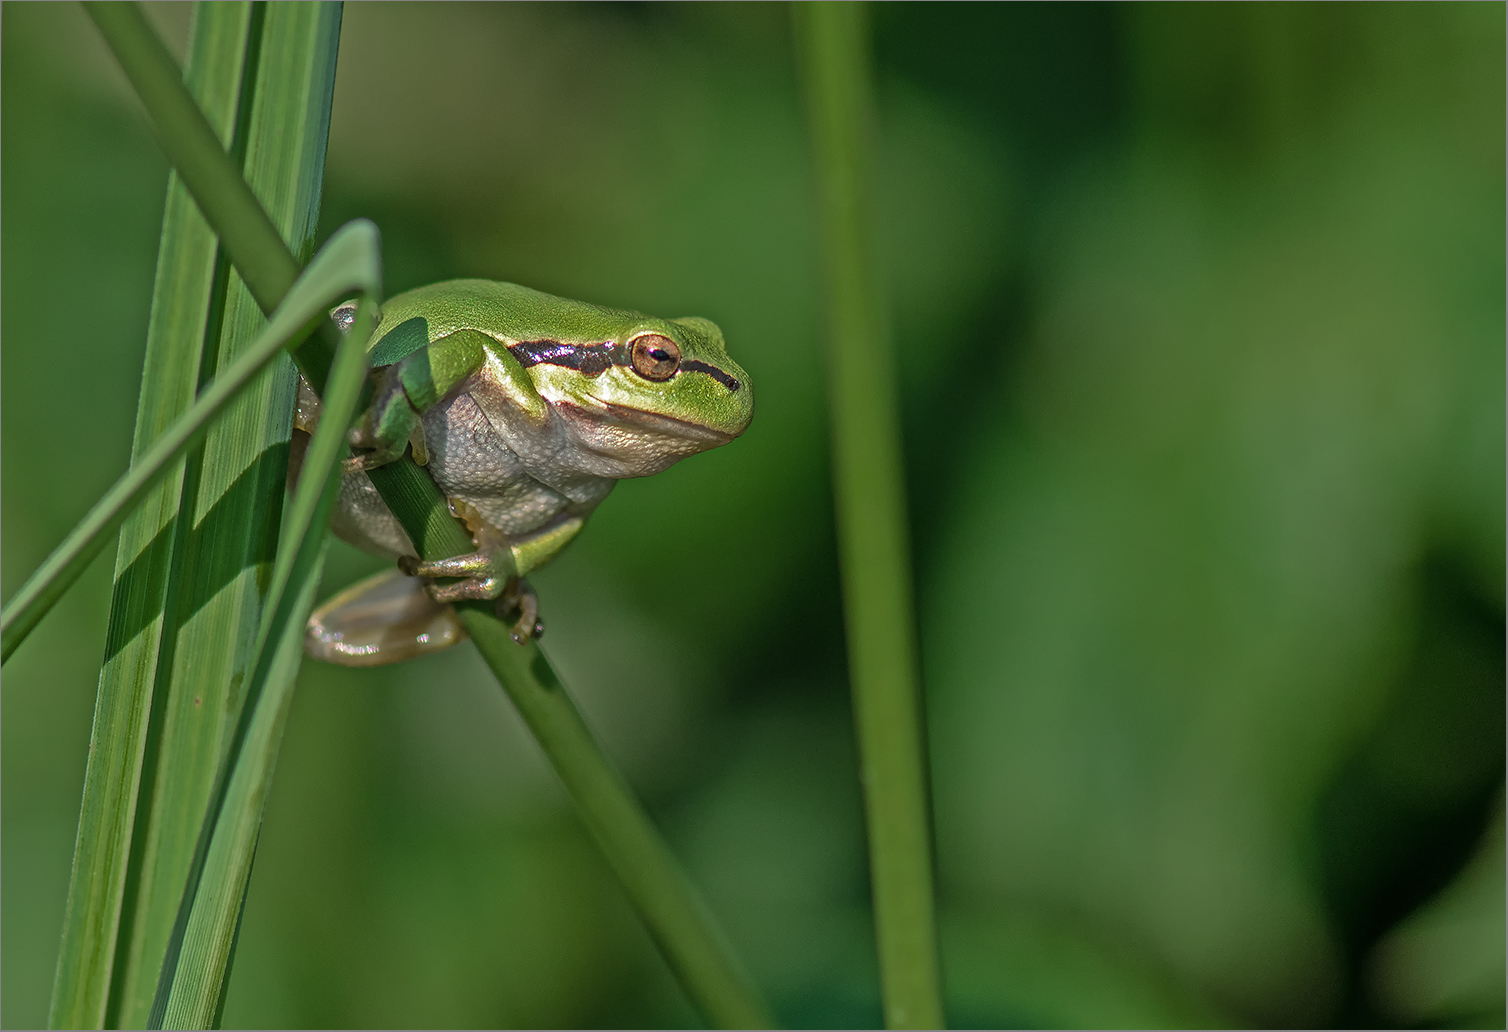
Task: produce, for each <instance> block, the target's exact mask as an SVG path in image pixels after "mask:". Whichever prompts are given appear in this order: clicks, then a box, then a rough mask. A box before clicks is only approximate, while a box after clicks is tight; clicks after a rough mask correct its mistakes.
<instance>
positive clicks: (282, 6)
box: [117, 3, 341, 1027]
mask: <svg viewBox="0 0 1508 1032" xmlns="http://www.w3.org/2000/svg"><path fill="white" fill-rule="evenodd" d="M208 6H211V7H212V6H213V5H208ZM254 9H255V10H256V11H257V12H258V13H259V15H260V18H259V20H260V22H261V32H260V43H259V45H258V46H257V47H256V48H255V49H254V50H252V51H249V52H248V60H249V61H251V60H254V62H255V63H254V65H253V66H252V67H249V68H248V69H247V73H246V78H247V82H248V87H247V89H243V108H244V109H246V110H247V113H246V128H245V133H244V157H243V167H244V169H245V173H244V179H245V182H246V183H247V185H249V186H250V188H251V189H252V191H253V193H254V194H255V196H256V197H257V199H258V200H259V201H260V203H261V207H262V209H263V210H265V211H266V213H267V215H268V217H270V218H271V220H272V223H273V226H274V228H275V229H276V230H277V232H278V234H279V238H280V240H281V241H282V242H283V244H284V246H285V248H286V249H287V250H289V251H291V252H292V253H293V254H294V256H295V257H296V258H298V259H300V261H305V260H307V259H308V256H309V253H310V251H311V249H312V246H313V238H314V224H315V220H316V219H317V217H318V212H319V201H320V185H321V180H322V179H323V174H324V164H325V161H324V159H325V146H326V139H327V136H328V127H329V112H330V102H331V98H332V96H333V91H334V82H335V65H336V57H337V48H338V44H339V32H340V21H341V7H340V5H339V4H338V3H269V4H257V5H255V8H254ZM247 90H249V95H248V92H247ZM227 249H228V247H227ZM295 267H297V266H295ZM326 321H328V320H326ZM266 325H267V321H266V319H265V318H264V317H263V314H262V312H261V310H260V308H259V306H258V304H257V302H256V300H255V299H254V298H253V297H252V295H251V293H250V291H249V290H248V287H247V285H246V283H245V282H244V280H243V278H242V277H241V275H240V274H239V272H238V271H236V270H234V269H232V270H230V271H229V274H228V281H227V284H226V292H225V298H224V316H223V328H222V332H221V334H220V338H219V340H217V341H216V342H215V345H216V347H215V351H214V352H213V354H214V357H215V360H216V363H217V368H220V369H223V368H226V367H228V366H229V365H231V364H232V363H234V362H235V361H236V360H237V358H238V357H239V356H240V355H242V354H244V353H245V352H246V350H247V349H248V348H249V347H251V346H252V343H253V341H254V340H255V339H257V337H258V335H259V334H260V333H261V331H262V330H263V328H264V327H265V326H266ZM295 375H296V374H295V371H294V367H293V363H292V362H290V361H289V360H288V359H287V358H284V357H279V358H278V359H276V360H275V361H274V363H273V365H272V368H271V369H269V370H268V372H267V373H266V374H264V376H263V378H262V380H261V382H260V383H259V384H257V385H256V386H255V387H253V388H252V389H251V390H249V391H247V392H246V393H245V394H244V395H242V396H241V397H240V398H238V399H237V401H236V402H235V403H234V404H233V405H231V407H230V408H229V410H228V411H227V412H226V413H225V415H224V416H223V417H222V418H221V419H220V420H219V421H218V422H217V423H216V425H215V426H214V428H213V429H212V430H211V431H210V433H209V436H208V437H207V438H206V440H205V443H204V460H203V472H202V475H201V478H200V485H199V490H198V492H197V496H196V497H195V499H194V504H193V508H192V511H193V513H194V523H195V526H194V531H193V532H192V534H191V535H190V547H189V548H188V549H186V551H185V555H184V566H185V573H184V578H183V583H184V585H185V587H186V588H187V589H189V590H186V591H185V592H184V593H183V595H184V597H183V599H182V601H180V611H179V613H178V620H177V623H178V624H179V627H178V636H177V641H176V649H175V654H174V656H173V662H172V666H171V668H170V671H171V677H170V679H169V682H168V693H167V698H166V700H165V703H164V707H163V719H162V722H161V737H160V747H161V755H160V757H159V758H158V763H159V765H160V768H161V770H162V774H161V775H160V776H159V777H158V778H157V779H156V782H155V784H154V786H153V789H154V791H153V795H152V797H151V799H150V801H148V800H146V799H143V805H146V804H147V803H148V802H150V808H149V810H148V815H149V817H150V820H149V821H147V822H142V821H138V822H137V826H138V835H139V837H140V839H141V847H140V849H141V852H142V855H143V863H142V876H141V882H140V886H139V890H138V891H139V897H140V903H139V907H140V910H141V914H142V917H141V919H139V920H138V921H137V922H136V925H135V928H134V929H133V932H134V935H133V940H132V943H131V949H130V953H129V955H128V958H127V960H128V963H127V964H126V966H125V969H124V971H123V972H120V973H118V976H117V977H119V978H121V980H122V985H123V992H122V1005H121V1007H120V1008H119V1010H118V1021H119V1023H120V1024H122V1025H124V1026H130V1027H139V1026H140V1025H141V1024H143V1023H144V1022H146V1021H147V1020H148V1015H149V1014H150V1012H151V1008H152V1006H153V1001H154V999H155V997H156V992H157V987H158V981H159V977H158V976H159V972H160V971H161V969H162V966H163V962H164V956H165V951H166V950H167V947H168V942H169V937H170V935H171V933H172V929H173V927H174V922H175V921H176V919H177V915H178V913H179V910H180V901H181V900H182V897H183V894H184V884H185V878H186V877H187V876H188V872H189V861H190V858H192V857H193V855H194V851H195V848H196V843H197V842H198V840H199V837H200V833H201V826H202V824H203V822H204V819H205V812H206V807H207V806H208V804H209V800H210V796H211V791H212V789H213V786H214V785H215V779H216V776H217V770H218V769H219V767H220V764H221V760H222V757H223V756H224V754H225V748H226V741H227V739H228V738H229V737H230V736H231V735H232V733H233V732H234V730H235V728H236V726H237V721H238V719H239V715H240V712H241V709H242V706H243V698H244V696H245V694H246V692H247V690H248V685H249V684H250V683H251V675H252V672H253V667H254V665H255V662H256V658H257V635H258V632H259V629H260V628H261V625H262V623H263V620H264V616H265V609H266V607H267V606H268V605H270V604H271V596H270V594H269V591H270V588H269V584H270V582H271V577H270V576H269V575H270V573H271V571H272V566H273V562H274V557H275V555H276V551H277V548H278V534H279V525H280V522H281V517H282V512H283V501H284V495H285V493H286V483H287V468H288V447H289V433H290V427H291V425H292V420H293V406H294V393H295Z"/></svg>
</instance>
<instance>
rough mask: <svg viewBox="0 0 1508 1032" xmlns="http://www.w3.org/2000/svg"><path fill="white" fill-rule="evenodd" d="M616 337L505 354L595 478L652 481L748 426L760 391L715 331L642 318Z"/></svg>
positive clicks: (532, 344)
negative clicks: (520, 368) (567, 433)
mask: <svg viewBox="0 0 1508 1032" xmlns="http://www.w3.org/2000/svg"><path fill="white" fill-rule="evenodd" d="M614 330H615V331H616V332H612V333H610V334H602V339H599V340H597V341H593V342H592V343H583V344H567V343H563V342H560V341H523V342H520V343H518V344H513V345H510V346H509V348H508V350H509V351H510V352H512V354H513V356H514V357H515V358H517V359H518V360H519V361H520V362H521V363H522V364H523V365H524V366H525V368H526V369H527V370H528V373H529V376H530V378H531V379H532V380H533V381H534V385H535V388H536V389H537V390H538V391H539V393H540V395H541V396H542V397H544V398H545V399H546V400H547V401H548V402H550V404H551V407H552V408H554V410H555V411H556V412H557V413H558V414H559V415H560V416H561V417H563V418H564V420H565V421H566V424H567V425H568V427H569V429H570V432H571V435H572V436H573V437H574V438H575V443H576V444H577V445H578V446H579V447H580V448H581V449H582V450H583V451H584V452H585V453H587V454H588V455H589V456H590V458H591V461H590V462H589V465H590V466H592V467H593V468H592V469H591V470H590V472H593V473H597V474H599V475H603V476H613V477H642V476H649V475H650V474H652V473H658V472H660V471H661V470H663V469H665V468H666V467H668V466H670V465H671V464H673V463H674V462H676V461H677V460H679V459H682V458H685V457H686V456H687V455H693V454H695V453H696V452H699V451H706V450H707V449H709V448H716V447H717V446H718V445H720V444H727V443H728V442H729V441H731V440H733V438H735V437H737V436H738V435H739V434H741V433H743V432H744V430H746V429H747V428H748V426H749V421H750V420H751V419H752V418H753V416H754V388H753V385H752V384H751V383H750V382H749V375H748V374H747V373H745V372H744V371H743V369H742V368H740V367H739V365H738V364H737V363H736V362H734V361H733V360H732V359H731V358H729V357H728V350H727V347H726V346H725V345H724V344H723V334H722V331H721V330H719V329H718V328H717V326H716V325H715V324H713V323H712V322H710V321H708V320H706V319H700V318H696V317H688V318H684V319H653V318H648V317H645V316H636V317H634V318H632V319H628V320H625V321H623V322H622V323H621V324H620V325H619V326H617V327H614Z"/></svg>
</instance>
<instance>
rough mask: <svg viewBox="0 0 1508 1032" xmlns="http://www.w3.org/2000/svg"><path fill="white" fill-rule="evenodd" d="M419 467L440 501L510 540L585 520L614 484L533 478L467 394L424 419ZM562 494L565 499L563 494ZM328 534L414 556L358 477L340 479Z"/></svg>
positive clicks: (373, 491) (368, 483) (377, 550)
mask: <svg viewBox="0 0 1508 1032" xmlns="http://www.w3.org/2000/svg"><path fill="white" fill-rule="evenodd" d="M423 421H424V440H425V446H426V448H427V449H428V452H429V463H428V465H427V466H426V467H425V468H426V469H427V470H428V471H429V474H430V476H432V477H434V480H435V483H436V484H437V485H439V488H440V490H441V491H442V492H444V494H445V496H446V497H447V498H452V499H459V500H460V501H463V502H465V503H466V504H468V505H470V506H471V507H472V508H474V509H475V510H476V511H477V512H478V513H480V514H481V516H482V518H483V519H484V520H486V521H487V522H488V523H489V524H490V525H492V526H493V527H495V528H496V529H498V530H500V531H502V532H503V534H505V535H506V536H507V537H509V538H510V539H513V540H517V539H520V538H526V537H529V536H530V535H532V534H535V533H537V532H539V531H541V530H545V529H548V528H549V527H551V526H552V525H554V524H556V523H557V522H559V521H560V520H562V519H569V518H575V517H584V516H586V515H587V514H588V513H590V512H591V511H592V510H593V509H594V508H596V507H597V503H598V502H600V501H601V500H602V499H603V498H605V497H607V494H608V492H609V491H611V490H612V488H613V485H614V483H615V481H613V480H610V479H608V478H606V477H591V476H581V475H577V476H573V477H572V478H571V483H570V484H569V486H566V487H564V488H563V489H560V490H557V489H556V488H554V487H551V486H550V485H548V484H546V483H544V482H543V481H541V480H539V479H537V478H536V477H535V476H533V475H532V474H531V473H530V472H529V470H528V469H527V468H526V467H525V465H524V462H523V460H522V459H520V458H519V456H518V453H517V452H515V451H514V450H513V449H512V448H510V447H508V445H507V443H506V442H505V441H504V440H503V438H502V436H501V435H500V434H498V432H497V430H496V429H495V428H494V427H493V425H492V423H491V422H489V421H488V419H487V417H486V416H485V415H484V414H483V413H482V410H481V409H480V408H479V407H478V406H477V404H476V402H475V401H473V400H472V398H471V395H470V394H469V393H466V392H464V391H463V392H462V393H460V394H457V395H456V396H455V397H453V398H451V399H450V400H449V401H447V402H445V403H443V404H440V405H437V406H435V407H434V408H432V409H430V410H429V411H428V412H427V413H425V414H424V417H423ZM566 492H569V495H568V494H567V493H566ZM330 528H331V530H333V531H334V532H335V535H336V536H337V537H339V538H341V539H342V540H344V541H348V542H350V543H351V544H353V545H355V546H356V547H357V548H360V549H362V550H363V551H366V552H371V553H374V554H376V555H382V556H387V557H388V558H397V557H398V556H400V555H415V554H416V551H415V549H414V546H413V543H412V542H411V541H410V540H409V537H408V534H407V533H406V532H405V531H404V530H403V527H402V526H401V525H400V524H399V523H398V520H397V519H396V518H395V517H394V516H393V514H392V513H391V512H390V511H389V510H388V507H387V504H386V503H385V502H383V500H382V496H381V495H379V494H378V493H377V488H376V487H375V486H373V484H372V480H371V478H370V477H369V476H367V474H365V473H351V474H347V475H346V476H344V477H342V478H341V482H340V494H339V497H338V499H337V501H336V510H335V512H334V514H333V515H332V517H331V521H330Z"/></svg>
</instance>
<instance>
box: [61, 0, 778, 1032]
mask: <svg viewBox="0 0 1508 1032" xmlns="http://www.w3.org/2000/svg"><path fill="white" fill-rule="evenodd" d="M86 6H87V7H88V9H89V13H90V16H91V17H92V18H93V19H94V20H95V23H96V24H97V25H99V27H100V30H101V33H102V34H103V35H104V36H105V40H106V42H107V43H108V44H109V45H110V48H111V50H112V51H113V52H114V54H115V56H116V59H117V60H118V61H119V62H120V64H121V66H122V67H123V68H124V69H125V71H126V75H127V78H128V79H130V80H131V82H132V84H133V85H135V86H136V88H137V90H138V92H139V95H140V97H141V99H142V102H143V104H144V105H145V107H146V109H147V113H148V115H149V116H150V117H151V119H152V121H153V123H154V124H155V126H156V129H157V134H158V136H159V138H160V139H161V140H162V141H163V148H164V150H165V151H166V152H167V154H168V158H169V160H170V161H171V162H172V163H173V164H174V166H175V167H176V168H177V170H178V173H179V176H180V177H181V178H182V180H183V182H184V185H185V186H186V187H187V188H188V190H189V192H190V193H191V194H192V195H193V197H194V199H195V201H196V202H198V204H199V207H200V210H201V211H202V212H203V214H204V217H205V220H206V221H207V222H208V223H209V224H210V226H211V227H213V228H214V230H215V231H216V232H217V233H218V234H219V236H220V240H221V242H222V243H223V244H224V246H225V249H226V252H227V253H228V254H229V255H230V257H231V261H232V262H233V263H234V265H235V266H236V269H237V271H239V272H240V273H241V275H242V277H243V279H244V280H245V281H246V283H247V284H248V286H249V287H251V289H252V293H253V296H254V297H255V298H256V300H257V303H258V304H259V305H261V306H262V308H263V310H264V311H270V310H271V309H272V308H274V307H275V306H276V305H277V304H278V302H279V301H280V300H281V299H282V294H283V292H286V290H287V289H288V287H289V286H290V285H291V284H292V283H293V281H294V279H295V278H296V276H297V273H298V263H297V261H296V260H295V259H294V257H293V255H292V254H291V252H289V250H288V248H287V247H286V245H284V244H283V242H282V240H281V239H280V238H279V237H278V236H277V233H276V230H275V229H273V228H272V225H271V223H270V222H269V221H268V220H267V218H266V215H265V213H261V214H260V217H258V216H257V215H256V214H254V213H252V212H251V211H249V210H248V204H249V205H252V206H256V205H257V202H256V198H255V197H254V196H252V194H251V192H250V190H248V189H246V184H245V182H244V180H243V179H242V178H241V175H240V173H239V172H238V171H237V170H236V168H235V166H234V165H233V164H232V163H231V162H230V161H229V160H228V159H225V155H224V151H223V150H221V149H220V146H219V143H218V141H216V140H215V137H214V134H213V131H212V130H210V129H209V126H208V123H207V122H205V121H204V118H203V115H202V113H200V112H199V110H198V108H197V106H196V105H195V104H194V102H193V98H192V97H191V96H189V94H188V92H187V91H186V90H185V89H184V88H183V84H182V81H181V76H180V74H179V72H178V69H177V66H176V64H175V63H174V61H173V58H172V56H171V55H170V54H169V53H168V52H167V50H166V48H165V47H164V46H163V45H162V42H161V40H159V39H158V38H157V36H156V34H155V33H154V32H153V31H152V29H151V27H150V26H149V25H147V23H146V20H145V18H144V17H143V16H142V14H141V12H140V10H139V9H138V8H137V7H136V5H134V4H102V3H89V4H87V5H86ZM210 151H214V152H216V153H215V154H211V153H210ZM217 155H218V156H217ZM257 212H258V213H260V206H257ZM332 333H333V324H329V323H328V321H327V323H326V327H322V329H321V334H320V335H319V336H317V337H314V338H311V339H310V340H309V342H308V343H306V344H305V345H304V346H303V347H302V348H300V349H299V352H298V354H297V355H296V358H297V359H298V361H299V364H300V367H301V368H302V369H303V370H304V372H305V375H306V376H308V377H309V379H310V380H311V381H312V382H313V383H314V385H315V388H316V389H317V390H322V388H323V384H324V380H325V376H326V374H327V372H328V370H329V368H330V362H331V358H332V356H333V349H332V348H331V347H330V342H331V334H332ZM372 474H373V475H372V480H373V483H374V484H376V486H377V489H378V491H379V493H381V494H382V497H383V500H384V501H385V502H386V503H387V505H388V507H389V508H390V509H391V510H392V511H393V513H394V515H395V516H397V517H398V519H399V521H400V522H401V523H402V524H403V525H404V527H405V528H406V529H407V530H408V532H409V536H410V538H411V539H412V540H413V541H414V544H415V546H416V547H417V548H418V550H419V553H420V555H421V556H422V557H424V558H426V559H440V558H446V557H449V556H453V555H459V554H462V553H465V552H470V551H472V550H473V549H474V548H475V547H476V546H475V543H474V542H473V541H472V539H471V535H470V534H469V533H467V532H466V530H465V528H464V526H463V525H462V524H461V523H460V522H459V521H457V520H456V519H454V518H453V517H451V516H450V515H449V512H448V506H447V504H446V501H445V498H444V497H443V496H442V495H441V494H440V491H439V489H438V488H437V487H436V486H435V483H434V481H433V480H431V479H430V478H429V476H428V474H426V473H424V471H423V470H421V469H420V468H419V467H418V466H416V465H414V463H413V461H412V460H411V459H409V458H407V457H405V458H403V459H402V460H400V461H398V462H395V463H391V464H389V465H388V466H385V467H382V468H381V469H378V470H374V471H372ZM462 619H463V621H464V622H465V624H466V626H467V629H468V631H469V632H470V634H471V637H472V640H473V641H475V642H476V646H477V649H478V650H479V651H480V652H481V654H482V658H483V659H484V660H486V662H487V665H488V667H489V668H490V669H491V670H492V671H493V673H494V674H495V675H496V676H497V677H498V679H499V682H500V683H501V684H502V686H503V688H504V690H505V691H507V692H508V694H509V696H510V698H512V699H513V700H514V702H515V704H516V705H518V707H519V710H520V712H521V713H523V715H524V719H525V721H526V722H527V723H528V724H529V726H530V728H531V729H532V730H533V731H534V732H535V734H536V736H537V737H538V739H539V743H540V746H541V748H542V749H543V750H544V752H545V755H546V756H547V757H548V759H549V760H550V762H551V764H552V765H553V766H554V768H555V770H556V773H557V774H559V776H560V778H561V780H562V781H563V782H564V783H565V785H566V787H567V789H568V790H569V791H570V792H571V795H572V798H573V800H574V801H575V802H576V804H577V807H578V810H579V812H580V813H581V815H582V819H583V820H584V821H585V822H586V824H587V827H588V828H589V829H590V830H591V832H592V834H593V836H594V837H595V838H596V840H597V842H598V844H599V845H600V846H601V848H602V849H603V851H604V853H606V854H607V858H608V861H609V863H610V864H611V865H612V867H613V869H614V871H616V872H617V873H618V875H619V877H620V878H621V879H622V883H623V886H624V888H625V890H626V891H627V893H628V896H629V899H630V900H631V902H632V903H633V904H634V906H635V907H636V908H637V909H638V911H639V914H640V916H641V918H642V919H643V920H644V922H645V924H646V925H647V926H648V928H649V930H650V933H651V935H652V936H653V937H654V939H655V941H656V942H657V943H658V944H659V946H660V948H661V950H662V952H663V953H664V955H665V957H666V959H667V961H668V962H669V963H670V966H671V968H672V970H674V971H675V973H676V975H677V977H678V978H679V979H680V980H681V984H682V986H683V987H684V988H685V990H686V992H687V995H689V996H690V997H691V999H692V1000H693V1002H695V1003H696V1005H697V1006H698V1007H700V1008H701V1009H702V1011H703V1013H704V1015H705V1016H706V1017H707V1018H708V1019H709V1020H711V1021H713V1022H715V1023H717V1024H718V1025H721V1026H723V1027H727V1028H751V1027H767V1026H768V1025H769V1024H770V1018H769V1013H768V1010H767V1008H766V1007H765V1005H764V1003H763V1002H762V1000H761V999H760V997H759V994H758V992H757V991H756V989H755V988H754V986H753V984H752V982H751V981H750V980H749V978H748V977H747V976H746V975H745V974H744V972H743V970H742V968H741V967H740V965H739V964H738V962H737V960H736V959H735V958H734V956H733V953H732V950H731V948H730V947H729V946H728V944H727V942H726V940H725V939H724V938H723V936H722V935H721V934H720V933H719V931H718V930H717V928H716V927H715V925H714V923H713V921H712V918H711V915H710V914H709V913H708V911H707V910H706V908H705V906H704V905H702V903H701V901H700V900H699V899H698V897H697V895H696V892H695V890H694V889H693V888H692V886H691V885H690V883H689V881H688V880H687V879H686V876H685V874H684V872H683V871H682V870H681V869H680V866H679V864H677V862H676V860H675V858H674V856H673V855H672V854H671V852H670V850H669V848H668V847H667V846H666V845H665V843H664V841H663V840H662V839H661V838H660V837H659V835H658V833H657V832H656V830H655V828H654V825H653V823H652V822H651V821H650V819H649V817H648V815H647V814H646V813H645V812H644V810H643V808H642V807H641V806H640V805H639V803H638V801H637V800H636V799H635V798H634V797H633V794H632V793H631V791H630V790H629V789H628V787H627V785H626V784H625V783H624V781H623V779H622V776H621V775H620V774H619V773H618V772H617V771H616V769H615V768H614V767H613V765H612V763H611V761H610V760H608V758H607V756H606V755H605V754H604V753H603V751H602V748H601V746H600V745H599V744H598V743H597V741H596V740H595V739H594V738H593V737H592V735H591V733H590V732H589V731H588V729H587V728H586V725H585V723H583V722H582V720H581V718H580V715H579V713H577V711H576V708H575V705H574V704H573V703H572V702H571V700H570V697H569V696H568V695H567V694H566V692H565V690H564V688H563V687H562V686H561V682H560V679H559V678H558V677H557V676H556V675H555V672H554V670H553V669H552V668H551V667H550V665H549V662H548V660H546V659H545V657H544V655H543V654H542V653H541V652H539V650H538V648H537V647H536V646H533V645H524V646H521V645H518V644H516V643H515V642H513V640H512V638H511V636H510V632H509V630H508V628H507V627H506V626H505V625H504V624H503V623H502V622H501V621H500V620H498V618H497V617H496V616H495V615H494V614H492V613H490V612H488V611H486V609H485V608H483V607H463V610H462Z"/></svg>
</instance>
